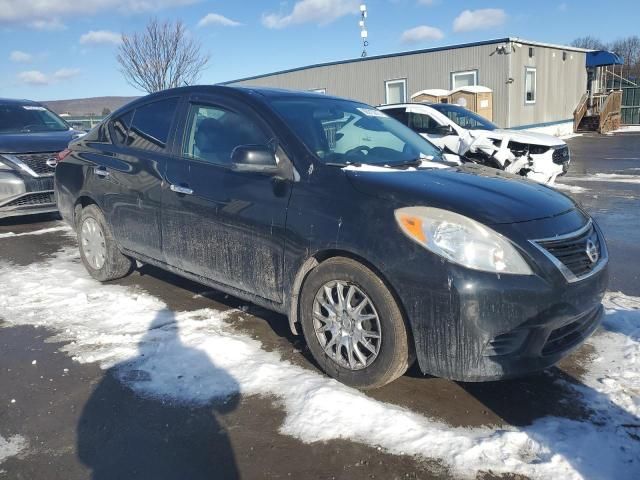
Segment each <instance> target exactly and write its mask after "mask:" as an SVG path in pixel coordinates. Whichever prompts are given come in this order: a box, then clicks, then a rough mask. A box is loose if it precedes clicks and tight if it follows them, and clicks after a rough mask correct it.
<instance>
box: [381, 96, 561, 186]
mask: <svg viewBox="0 0 640 480" xmlns="http://www.w3.org/2000/svg"><path fill="white" fill-rule="evenodd" d="M378 108H379V109H380V110H382V111H384V112H385V113H386V114H387V115H389V116H391V117H393V118H395V119H396V120H399V121H400V122H402V123H404V124H405V125H407V126H408V127H410V128H411V129H413V130H414V131H416V132H418V133H419V134H421V135H422V136H423V137H425V138H427V139H428V140H429V141H431V143H433V144H434V145H436V146H438V147H440V148H441V149H443V150H444V151H445V154H446V157H447V160H449V161H452V160H453V159H455V158H456V156H457V157H459V161H460V162H474V163H480V164H483V165H486V166H489V167H494V168H498V169H501V170H505V171H507V172H510V173H514V174H519V175H522V176H524V177H527V178H529V179H531V180H535V181H537V182H540V183H546V184H553V183H554V182H555V179H556V177H558V176H561V175H564V174H565V173H566V172H567V170H568V169H569V163H570V161H571V157H570V153H569V147H568V146H567V143H566V142H565V141H563V140H561V139H559V138H558V137H554V136H553V135H546V134H543V133H537V132H529V131H526V130H508V129H501V128H499V127H498V126H497V125H495V124H494V123H492V122H490V121H489V120H487V119H486V118H484V117H482V116H480V115H478V114H477V113H474V112H471V111H469V110H467V109H466V108H463V107H461V106H459V105H454V104H450V103H434V104H422V103H405V104H397V105H385V106H381V107H378ZM452 154H454V155H452ZM452 157H453V158H452Z"/></svg>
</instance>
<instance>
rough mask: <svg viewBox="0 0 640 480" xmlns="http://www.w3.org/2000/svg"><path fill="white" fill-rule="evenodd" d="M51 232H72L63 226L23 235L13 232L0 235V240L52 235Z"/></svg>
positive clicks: (69, 228)
mask: <svg viewBox="0 0 640 480" xmlns="http://www.w3.org/2000/svg"><path fill="white" fill-rule="evenodd" d="M53 232H72V230H71V227H69V226H66V225H63V226H59V227H51V228H43V229H40V230H32V231H30V232H23V233H13V232H6V233H0V238H13V237H24V236H25V235H44V234H46V233H53Z"/></svg>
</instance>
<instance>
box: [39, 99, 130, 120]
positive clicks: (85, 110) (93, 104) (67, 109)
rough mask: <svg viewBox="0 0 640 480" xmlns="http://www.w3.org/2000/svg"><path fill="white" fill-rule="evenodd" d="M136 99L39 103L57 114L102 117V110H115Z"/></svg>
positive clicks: (73, 100)
mask: <svg viewBox="0 0 640 480" xmlns="http://www.w3.org/2000/svg"><path fill="white" fill-rule="evenodd" d="M136 98H138V97H93V98H76V99H72V100H50V101H44V102H40V103H43V104H45V105H46V106H47V107H49V108H50V109H51V110H53V111H54V112H56V113H57V114H61V113H69V114H71V115H73V116H75V115H89V114H94V115H102V110H103V109H105V108H108V109H109V110H110V111H112V112H113V111H114V110H117V109H118V108H120V107H121V106H123V105H125V104H127V103H129V102H130V101H132V100H135V99H136Z"/></svg>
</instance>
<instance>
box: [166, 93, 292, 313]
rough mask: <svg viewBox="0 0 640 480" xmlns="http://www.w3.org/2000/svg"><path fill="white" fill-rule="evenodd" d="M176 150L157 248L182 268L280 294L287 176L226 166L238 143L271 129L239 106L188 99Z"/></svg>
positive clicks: (261, 138)
mask: <svg viewBox="0 0 640 480" xmlns="http://www.w3.org/2000/svg"><path fill="white" fill-rule="evenodd" d="M182 125H183V130H184V136H183V139H182V145H181V148H180V154H178V155H176V156H175V157H174V158H173V159H171V160H170V161H169V162H168V165H167V171H166V183H167V186H166V188H165V189H164V192H163V221H162V231H163V252H164V255H165V257H166V261H167V262H168V263H170V264H172V265H175V266H177V267H179V268H181V269H183V270H185V271H187V272H190V273H194V274H197V275H201V276H204V277H207V278H210V279H212V280H214V281H217V282H220V283H223V284H226V285H229V286H232V287H234V288H237V289H240V290H243V291H245V292H249V293H251V294H254V295H257V296H259V297H262V298H265V299H268V300H272V301H276V302H277V301H281V300H282V290H283V286H282V281H283V267H284V265H283V262H284V243H285V224H286V215H287V206H288V203H289V197H290V195H291V183H290V182H289V181H288V180H284V179H280V178H274V177H272V176H269V175H264V174H260V173H253V172H241V171H237V170H234V169H233V165H232V163H231V153H232V151H233V149H234V148H235V147H237V146H239V145H269V144H271V145H273V144H275V138H274V135H273V134H272V133H271V131H270V129H269V128H268V127H267V126H266V125H265V124H264V123H263V122H262V120H261V119H260V118H259V117H258V116H257V115H256V114H255V113H254V112H253V111H252V110H250V109H248V108H247V107H245V106H244V105H242V104H240V103H238V104H236V103H235V102H229V101H228V100H226V99H222V98H215V97H207V98H197V97H194V98H192V99H191V101H190V105H189V108H188V112H187V113H186V116H185V119H184V121H183V123H182Z"/></svg>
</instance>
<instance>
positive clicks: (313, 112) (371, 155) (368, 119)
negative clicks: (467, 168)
mask: <svg viewBox="0 0 640 480" xmlns="http://www.w3.org/2000/svg"><path fill="white" fill-rule="evenodd" d="M270 104H271V105H272V107H273V108H274V109H275V111H276V112H277V113H278V114H280V116H281V117H283V118H284V119H285V120H286V121H287V123H288V124H289V125H290V127H291V128H292V129H293V130H294V132H295V133H296V134H297V135H298V137H299V138H300V140H302V141H303V142H304V143H305V145H306V146H307V147H308V148H309V150H311V151H312V152H313V153H314V154H315V155H316V156H317V157H318V158H319V159H320V160H322V161H323V162H324V163H327V164H333V163H335V164H349V163H366V164H371V165H396V164H397V165H400V164H405V163H409V162H418V161H419V160H420V159H423V158H424V159H433V158H436V159H440V150H439V149H438V148H437V147H435V146H434V145H432V144H431V143H429V142H428V141H426V140H425V139H424V138H423V137H421V136H420V135H418V134H417V133H415V132H414V131H413V130H411V129H409V128H408V127H405V126H404V125H402V124H401V123H400V122H398V121H397V120H394V119H393V118H391V117H389V116H388V115H386V114H385V113H383V112H381V111H380V110H377V109H375V108H373V107H370V106H369V105H365V104H362V103H357V102H351V101H348V100H341V99H335V98H324V97H318V98H316V97H311V96H309V97H284V98H282V97H281V98H275V99H273V100H271V101H270Z"/></svg>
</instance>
